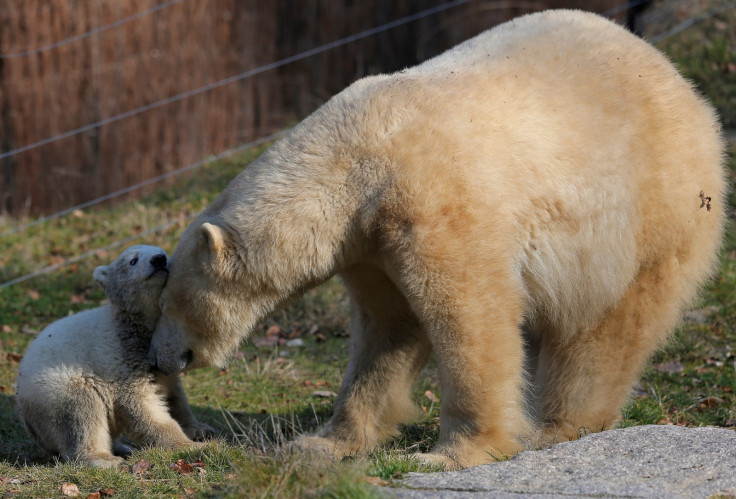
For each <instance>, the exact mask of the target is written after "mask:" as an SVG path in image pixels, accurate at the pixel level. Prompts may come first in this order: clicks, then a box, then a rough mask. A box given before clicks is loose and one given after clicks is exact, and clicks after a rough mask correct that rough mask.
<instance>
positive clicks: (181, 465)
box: [169, 459, 194, 475]
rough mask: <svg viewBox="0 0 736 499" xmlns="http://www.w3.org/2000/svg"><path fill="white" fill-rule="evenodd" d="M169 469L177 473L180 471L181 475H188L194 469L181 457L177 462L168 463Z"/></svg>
mask: <svg viewBox="0 0 736 499" xmlns="http://www.w3.org/2000/svg"><path fill="white" fill-rule="evenodd" d="M169 469H170V470H174V471H176V472H177V473H181V474H182V475H189V474H190V473H192V472H193V471H194V466H192V465H191V464H189V463H187V462H185V461H184V460H183V459H179V460H178V461H177V462H175V463H171V464H170V465H169Z"/></svg>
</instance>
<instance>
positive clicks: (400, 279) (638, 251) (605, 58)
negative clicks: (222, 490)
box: [149, 11, 725, 466]
mask: <svg viewBox="0 0 736 499" xmlns="http://www.w3.org/2000/svg"><path fill="white" fill-rule="evenodd" d="M724 189H725V184H724V174H723V171H722V144H721V139H720V137H719V126H718V124H717V121H716V118H715V117H714V113H713V111H712V110H711V108H710V107H709V106H708V105H707V104H706V103H705V102H704V101H703V100H702V99H701V98H699V97H698V96H697V95H696V94H695V93H694V92H693V90H692V88H691V85H690V84H689V83H688V82H686V81H685V80H684V79H683V78H681V77H680V76H679V75H678V73H677V72H676V70H675V69H674V68H673V66H672V65H671V64H670V63H669V62H668V61H667V60H666V59H665V58H664V57H663V56H662V55H661V54H660V53H659V52H658V51H657V50H655V49H654V48H652V47H651V46H649V45H647V44H646V43H645V42H643V41H642V40H640V39H638V38H636V37H635V36H633V35H631V34H629V33H628V32H626V31H625V30H624V29H623V28H621V27H619V26H617V25H615V24H613V23H611V22H609V21H607V20H604V19H602V18H601V17H598V16H596V15H594V14H590V13H583V12H576V11H548V12H543V13H538V14H532V15H528V16H524V17H521V18H518V19H515V20H513V21H511V22H508V23H506V24H503V25H500V26H498V27H496V28H494V29H492V30H490V31H487V32H485V33H483V34H481V35H479V36H478V37H476V38H473V39H472V40H469V41H467V42H465V43H463V44H461V45H459V46H457V47H456V48H454V49H452V50H450V51H448V52H446V53H444V54H442V55H440V56H439V57H436V58H434V59H431V60H429V61H427V62H425V63H423V64H421V65H419V66H417V67H414V68H410V69H407V70H405V71H400V72H399V73H396V74H392V75H382V76H374V77H369V78H364V79H362V80H360V81H357V82H356V83H354V84H353V85H351V86H350V87H348V88H347V89H346V90H344V91H343V92H341V93H340V94H338V95H337V96H335V97H334V98H332V99H331V100H330V101H329V102H327V103H326V104H325V105H324V106H322V107H321V108H320V109H318V110H317V111H316V112H315V113H314V114H312V115H311V116H310V117H308V118H307V119H306V120H304V122H302V123H301V124H300V125H298V126H297V127H295V128H294V129H293V130H292V131H290V133H289V134H288V135H287V136H286V137H285V138H283V139H282V140H280V141H279V142H278V143H277V144H275V145H274V146H273V147H271V148H270V149H269V150H268V151H267V152H265V153H264V154H263V155H262V156H261V157H260V158H259V159H258V160H256V161H255V162H254V163H253V164H251V165H250V166H249V167H248V168H247V169H246V170H245V171H244V172H242V173H241V174H240V175H238V176H237V177H236V178H235V179H234V180H233V181H232V182H231V183H230V185H229V186H228V187H227V188H226V189H225V191H224V192H223V193H222V194H221V195H220V196H219V197H218V198H217V199H216V200H215V201H214V202H213V203H212V204H211V205H210V206H209V207H208V208H207V209H205V210H204V212H202V213H201V214H200V215H199V216H198V218H196V219H195V220H194V221H193V222H192V224H191V225H190V226H189V227H188V228H187V230H186V231H185V233H184V235H183V236H182V238H181V241H180V243H179V246H178V247H177V249H176V252H175V253H174V255H173V258H172V264H171V274H170V276H169V280H168V282H167V285H166V287H165V289H164V292H163V295H162V306H163V316H162V319H161V321H160V322H159V324H158V327H157V329H156V332H155V334H154V337H153V342H152V346H151V350H150V351H149V361H150V362H152V363H154V364H156V363H157V364H158V367H159V368H160V369H161V370H162V371H164V372H166V373H173V372H176V371H179V370H181V369H184V368H186V367H197V366H204V365H208V364H219V363H223V362H224V361H225V359H226V357H227V355H228V353H230V352H233V351H234V350H235V349H236V347H237V345H238V343H239V342H240V340H241V339H243V337H245V336H247V334H248V332H249V331H250V330H251V329H252V328H253V327H254V325H255V324H257V323H258V322H259V321H260V320H262V319H263V318H264V317H266V316H267V315H268V314H270V313H271V312H272V311H273V310H274V309H275V308H276V307H278V306H279V305H280V304H282V303H283V302H284V301H285V300H287V299H289V298H290V297H293V296H296V295H298V294H300V293H301V292H303V291H304V290H305V289H307V288H310V287H312V286H315V285H317V284H319V283H321V282H323V281H324V280H326V279H328V278H329V277H330V276H332V275H333V274H336V273H337V274H340V275H341V276H342V278H343V280H344V282H345V285H346V287H347V289H348V291H349V293H350V297H351V301H352V304H353V322H352V326H351V332H352V341H353V347H352V351H351V357H350V361H349V365H348V369H347V372H346V374H345V379H344V382H343V386H342V388H341V390H340V393H339V395H338V398H337V402H336V407H335V414H334V415H333V417H332V419H331V420H330V422H329V423H328V424H327V425H326V427H325V428H323V429H322V430H321V432H320V436H315V437H305V438H303V439H302V445H303V446H306V447H318V448H325V449H327V450H329V451H331V452H333V453H334V454H335V455H336V456H343V455H348V454H352V453H356V452H362V451H369V450H371V449H373V448H374V447H375V446H376V445H377V444H379V443H380V442H382V441H384V440H386V439H388V438H390V437H391V436H393V435H395V434H396V424H397V423H399V422H401V421H405V420H406V419H408V418H411V417H412V416H414V415H415V409H414V406H413V404H412V403H411V401H410V397H409V395H410V387H411V386H412V383H413V382H414V380H415V377H416V376H417V374H418V373H419V371H420V369H421V368H422V366H423V365H424V364H425V362H426V361H427V358H428V357H429V355H430V352H431V351H434V353H435V356H436V358H437V362H438V365H439V370H440V379H441V388H442V399H443V400H442V409H441V416H440V423H441V430H440V436H439V441H438V442H437V445H436V447H435V449H434V450H433V453H432V454H429V455H426V456H425V457H426V458H427V459H429V460H439V461H443V462H446V463H448V464H449V465H450V466H458V465H459V466H468V465H474V464H478V463H482V462H486V461H488V460H490V459H492V455H493V454H498V453H503V454H512V453H515V452H517V451H519V450H520V449H522V448H523V445H524V444H523V442H524V441H525V439H527V438H529V436H530V435H533V434H535V429H539V431H540V433H541V434H542V435H543V436H544V438H545V441H550V440H553V439H558V440H559V439H566V438H574V437H576V436H577V435H578V431H579V429H580V428H587V429H591V430H599V429H602V428H605V427H608V426H610V425H611V424H613V423H614V422H615V421H616V420H617V419H618V418H619V410H620V407H621V405H622V403H623V401H624V399H625V397H626V395H627V393H628V391H629V389H630V387H631V385H632V383H633V382H634V381H635V380H636V378H637V376H638V374H639V372H640V370H641V369H642V367H643V366H644V363H645V361H646V360H647V358H648V356H649V355H650V354H651V352H652V351H653V350H654V349H655V348H656V347H657V346H658V345H660V344H661V343H662V341H663V340H664V339H665V338H666V336H667V334H668V332H670V331H671V330H672V329H673V327H674V326H675V325H676V323H677V321H678V316H679V313H680V311H681V310H682V308H683V307H684V306H686V305H687V304H688V303H689V302H690V301H691V300H692V299H693V297H694V296H695V294H696V293H697V290H698V288H699V286H700V285H701V284H702V283H703V282H704V280H705V279H706V278H707V276H708V275H709V273H710V272H711V271H712V270H713V268H714V264H715V262H716V254H717V251H718V247H719V240H720V238H721V234H722V227H723V221H724V215H723V196H724ZM528 371H531V373H530V374H529V375H527V374H526V372H528ZM527 380H529V381H528V382H527ZM528 407H532V408H533V409H532V410H528ZM525 408H526V409H527V410H525Z"/></svg>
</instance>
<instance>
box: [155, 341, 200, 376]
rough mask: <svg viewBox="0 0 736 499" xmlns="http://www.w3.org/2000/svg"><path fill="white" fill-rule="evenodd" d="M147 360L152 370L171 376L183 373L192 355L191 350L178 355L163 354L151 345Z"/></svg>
mask: <svg viewBox="0 0 736 499" xmlns="http://www.w3.org/2000/svg"><path fill="white" fill-rule="evenodd" d="M147 359H148V364H149V365H150V366H151V368H152V369H155V370H157V371H160V372H162V373H163V374H166V375H167V376H171V375H174V374H178V373H180V372H182V371H184V370H185V369H186V368H187V366H188V365H189V364H191V363H192V361H193V360H194V353H193V352H192V351H191V350H186V351H185V352H182V353H180V354H176V353H171V354H164V353H162V352H158V351H157V350H156V347H155V346H154V345H151V347H150V348H149V349H148V356H147Z"/></svg>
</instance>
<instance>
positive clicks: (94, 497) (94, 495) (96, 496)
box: [85, 492, 100, 499]
mask: <svg viewBox="0 0 736 499" xmlns="http://www.w3.org/2000/svg"><path fill="white" fill-rule="evenodd" d="M85 499H100V493H99V492H90V493H89V494H87V497H86V498H85Z"/></svg>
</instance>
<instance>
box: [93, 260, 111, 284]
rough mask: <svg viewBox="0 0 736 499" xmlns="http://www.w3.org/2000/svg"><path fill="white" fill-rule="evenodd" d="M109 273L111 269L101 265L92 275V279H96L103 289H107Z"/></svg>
mask: <svg viewBox="0 0 736 499" xmlns="http://www.w3.org/2000/svg"><path fill="white" fill-rule="evenodd" d="M108 272H109V269H108V267H107V265H101V266H99V267H97V268H96V269H95V271H94V272H93V273H92V277H94V278H95V281H97V283H98V284H99V285H100V286H102V288H103V289H107V278H108Z"/></svg>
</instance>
